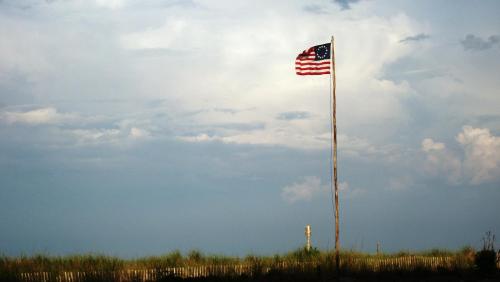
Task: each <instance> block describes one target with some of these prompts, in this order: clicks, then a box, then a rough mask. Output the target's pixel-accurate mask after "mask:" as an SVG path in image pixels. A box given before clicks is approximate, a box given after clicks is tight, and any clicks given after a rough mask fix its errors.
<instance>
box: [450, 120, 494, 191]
mask: <svg viewBox="0 0 500 282" xmlns="http://www.w3.org/2000/svg"><path fill="white" fill-rule="evenodd" d="M456 139H457V141H458V142H459V143H460V144H461V145H462V146H463V148H464V150H465V158H464V161H463V169H464V174H465V175H466V176H467V177H468V178H469V179H470V182H471V184H476V185H477V184H481V183H483V182H488V181H491V180H494V179H497V178H499V177H500V137H497V136H494V135H492V134H491V132H490V130H489V129H487V128H473V127H471V126H464V127H463V131H462V132H461V133H460V134H458V136H457V138H456Z"/></svg>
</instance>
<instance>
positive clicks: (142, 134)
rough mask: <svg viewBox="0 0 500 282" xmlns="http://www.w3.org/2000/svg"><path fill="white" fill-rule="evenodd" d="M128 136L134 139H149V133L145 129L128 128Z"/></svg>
mask: <svg viewBox="0 0 500 282" xmlns="http://www.w3.org/2000/svg"><path fill="white" fill-rule="evenodd" d="M129 136H130V137H131V138H134V139H140V138H148V137H151V133H150V132H149V131H147V130H145V129H141V128H137V127H132V128H130V133H129Z"/></svg>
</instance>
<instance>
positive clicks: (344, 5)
mask: <svg viewBox="0 0 500 282" xmlns="http://www.w3.org/2000/svg"><path fill="white" fill-rule="evenodd" d="M333 2H335V3H337V4H338V5H339V6H340V8H341V9H342V10H349V9H351V4H354V3H357V2H359V0H334V1H333Z"/></svg>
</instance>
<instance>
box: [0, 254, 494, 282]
mask: <svg viewBox="0 0 500 282" xmlns="http://www.w3.org/2000/svg"><path fill="white" fill-rule="evenodd" d="M481 252H482V251H481ZM481 252H478V253H477V254H476V253H475V251H474V250H473V249H472V248H470V247H465V248H463V249H462V250H459V251H455V252H454V251H449V250H440V249H432V250H429V251H424V252H411V251H403V252H398V253H393V254H388V253H379V254H367V253H361V252H356V251H344V252H341V255H340V258H341V260H340V261H341V273H342V274H343V275H347V276H355V277H360V276H361V277H365V276H369V277H371V276H373V275H376V276H377V277H379V276H380V275H394V274H397V275H405V274H406V275H412V276H413V275H416V274H419V275H424V274H426V273H427V274H428V273H433V274H440V275H441V274H443V273H444V274H446V273H448V274H461V273H472V272H474V271H476V269H477V267H476V266H475V263H476V264H477V263H478V262H479V261H480V260H478V256H481V255H480V254H481ZM334 257H335V256H334V253H333V252H329V251H320V250H318V249H314V248H313V249H312V250H310V251H307V250H306V249H297V250H295V251H292V252H289V253H285V254H277V255H274V256H253V255H249V256H246V257H244V258H241V257H228V256H222V255H205V254H203V253H202V252H200V251H191V252H189V253H187V254H182V253H181V252H179V251H174V252H171V253H168V254H165V255H162V256H152V257H145V258H137V259H128V260H126V259H120V258H116V257H110V256H104V255H93V254H90V255H72V256H62V257H61V256H48V255H35V256H21V257H8V256H0V281H27V280H29V279H21V278H22V277H23V276H22V275H27V274H26V273H42V272H44V273H48V274H45V275H49V276H48V277H49V279H48V280H47V281H55V280H57V279H59V281H61V279H62V278H61V277H64V275H68V274H67V272H73V273H76V272H81V273H86V274H85V275H86V276H85V278H84V279H80V280H78V281H118V280H120V281H144V280H148V281H167V280H169V279H170V280H171V279H174V280H179V279H181V278H191V279H193V275H197V276H195V277H198V278H197V279H198V280H200V279H205V280H206V279H209V278H210V277H211V279H215V278H216V277H217V279H218V280H220V279H240V280H241V279H243V278H248V279H253V280H252V281H254V280H255V279H257V280H259V279H264V278H265V279H264V280H265V281H268V280H269V279H271V278H273V279H276V280H273V279H271V280H273V281H279V280H280V279H285V280H290V279H288V278H291V277H292V278H293V279H292V280H295V281H296V280H297V279H298V280H301V281H304V279H305V280H310V281H321V280H324V279H326V277H333V276H335V275H336V271H335V269H334V265H335V263H334ZM475 259H476V260H475ZM478 267H481V266H480V265H478ZM495 268H496V265H495ZM141 271H142V272H141ZM493 271H495V270H493ZM65 273H66V274H65ZM124 273H125V274H124ZM200 273H201V274H200ZM490 273H491V272H490ZM75 275H76V274H75ZM124 275H125V276H124ZM148 275H149V276H148ZM55 277H59V278H55ZM124 277H125V278H124ZM141 277H142V278H141ZM144 277H149V278H147V279H145V278H144ZM200 277H203V278H200ZM286 277H288V278H286ZM298 277H299V278H300V279H299V278H298ZM306 278H307V279H306ZM311 279H312V280H311ZM31 280H32V281H41V280H36V279H35V280H33V279H31ZM170 280H169V281H170ZM240 280H238V281H240ZM264 280H263V281H264ZM64 281H65V280H64Z"/></svg>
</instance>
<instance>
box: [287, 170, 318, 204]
mask: <svg viewBox="0 0 500 282" xmlns="http://www.w3.org/2000/svg"><path fill="white" fill-rule="evenodd" d="M327 189H328V187H327V186H325V185H323V184H321V179H320V178H319V177H317V176H306V177H304V178H303V179H302V180H301V181H299V182H295V183H293V184H291V185H288V186H285V187H283V189H282V190H281V197H282V198H283V199H284V200H285V201H287V202H289V203H295V202H297V201H310V200H311V199H312V198H313V197H314V196H316V195H318V194H321V193H324V192H326V191H328V190H327Z"/></svg>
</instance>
